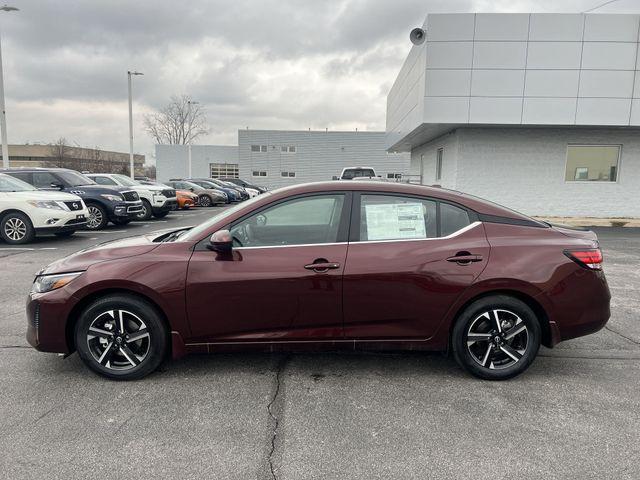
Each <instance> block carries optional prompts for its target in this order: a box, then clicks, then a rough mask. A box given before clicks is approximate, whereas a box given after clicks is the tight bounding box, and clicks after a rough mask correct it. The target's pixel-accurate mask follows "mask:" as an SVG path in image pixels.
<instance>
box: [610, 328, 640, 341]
mask: <svg viewBox="0 0 640 480" xmlns="http://www.w3.org/2000/svg"><path fill="white" fill-rule="evenodd" d="M604 328H605V330H609V331H610V332H611V333H615V334H616V335H619V336H621V337H622V338H624V339H625V340H629V341H630V342H631V343H635V344H636V345H640V342H638V341H636V340H634V339H633V338H630V337H627V336H626V335H623V334H622V333H620V332H616V331H615V330H612V329H611V328H609V327H608V326H607V325H605V326H604Z"/></svg>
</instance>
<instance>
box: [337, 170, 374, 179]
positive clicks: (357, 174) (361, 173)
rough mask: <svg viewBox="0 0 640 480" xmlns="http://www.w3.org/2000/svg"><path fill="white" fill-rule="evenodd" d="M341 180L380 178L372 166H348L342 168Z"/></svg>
mask: <svg viewBox="0 0 640 480" xmlns="http://www.w3.org/2000/svg"><path fill="white" fill-rule="evenodd" d="M340 180H380V177H378V175H376V171H375V170H374V169H373V168H371V167H347V168H343V169H342V173H341V174H340Z"/></svg>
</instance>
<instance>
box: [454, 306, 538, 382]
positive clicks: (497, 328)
mask: <svg viewBox="0 0 640 480" xmlns="http://www.w3.org/2000/svg"><path fill="white" fill-rule="evenodd" d="M466 337H467V338H466V343H467V349H468V351H469V354H470V355H471V358H473V360H474V361H475V362H476V363H478V364H479V365H480V366H481V367H484V368H488V369H490V370H500V369H505V368H509V367H511V366H513V365H515V364H516V363H518V362H519V361H520V359H521V358H522V357H523V356H524V354H525V352H526V351H527V348H528V347H529V330H528V329H527V326H526V325H525V323H524V322H523V320H522V319H521V318H520V317H519V316H518V315H516V314H515V313H513V312H511V311H509V310H504V309H492V310H488V311H485V312H484V313H482V314H480V315H479V316H477V317H476V318H475V319H474V320H473V322H471V325H470V326H469V328H468V329H467V335H466Z"/></svg>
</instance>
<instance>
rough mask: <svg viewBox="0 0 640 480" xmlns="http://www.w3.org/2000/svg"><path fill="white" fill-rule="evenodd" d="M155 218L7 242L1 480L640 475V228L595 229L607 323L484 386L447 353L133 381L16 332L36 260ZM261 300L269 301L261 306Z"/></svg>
mask: <svg viewBox="0 0 640 480" xmlns="http://www.w3.org/2000/svg"><path fill="white" fill-rule="evenodd" d="M217 210H218V209H213V208H210V209H196V210H192V211H187V212H175V213H172V214H171V215H170V216H168V217H167V218H166V219H164V220H162V221H157V220H156V221H149V222H137V223H133V224H131V225H129V226H127V227H126V228H120V227H115V226H114V227H109V228H107V229H106V230H103V231H100V232H91V233H89V232H87V233H84V232H83V233H78V234H77V235H76V236H74V237H72V238H70V239H65V240H62V239H57V238H41V239H38V240H37V241H36V242H34V243H32V244H29V245H26V246H24V247H13V246H8V245H5V244H0V259H1V261H2V266H3V268H2V269H1V270H0V272H1V273H0V281H2V285H3V288H2V289H0V301H1V302H2V305H3V306H4V309H5V316H4V321H3V322H1V323H0V362H1V363H0V365H1V368H0V379H1V381H0V385H1V389H0V404H2V405H3V407H2V414H1V415H0V449H2V452H3V455H2V460H0V471H2V472H4V473H3V476H4V477H5V478H12V479H13V478H35V477H39V478H63V477H66V478H79V479H80V478H87V477H89V476H91V477H101V476H102V477H107V478H112V477H116V476H122V477H127V478H135V477H143V478H150V477H154V476H161V477H168V476H174V477H177V478H239V479H244V478H259V479H262V478H264V479H268V478H291V479H297V478H328V477H332V478H333V477H338V478H367V479H368V478H390V477H393V478H416V477H417V478H427V477H433V478H451V479H458V478H467V477H470V476H472V477H473V478H496V477H497V478H511V477H518V478H563V479H565V478H580V479H582V478H616V479H624V478H629V479H632V478H638V477H639V476H640V467H639V466H638V459H639V458H640V382H639V379H640V272H638V269H637V267H638V265H639V264H640V253H639V252H640V229H600V230H598V234H599V236H600V240H601V242H602V246H603V250H604V254H605V271H606V273H607V277H608V280H609V283H610V286H611V290H612V294H613V300H612V319H611V321H610V322H609V324H608V325H607V328H606V329H605V330H602V331H601V332H599V333H597V334H595V335H592V336H588V337H584V338H581V339H577V340H574V341H570V342H567V343H563V344H561V345H559V346H558V347H557V348H556V349H553V350H543V351H542V352H541V356H540V358H538V360H537V361H536V362H535V363H534V365H533V366H532V368H531V369H530V370H529V371H528V372H527V373H525V374H524V375H522V376H521V377H518V378H516V379H514V380H511V381H508V382H502V383H491V382H483V381H480V380H476V379H474V378H472V377H470V376H469V375H467V374H465V373H464V372H463V371H462V370H461V369H460V368H459V367H457V365H456V364H455V363H454V362H453V360H451V359H448V358H446V357H444V356H443V355H438V354H424V353H402V354H391V353H390V354H373V353H371V354H364V353H359V354H315V355H313V354H289V355H283V354H277V355H276V354H274V355H268V354H235V355H210V356H192V357H188V358H185V359H183V360H180V361H177V362H173V363H169V364H167V365H166V366H165V367H164V368H163V371H161V372H158V373H156V374H154V375H152V376H150V377H148V378H146V379H145V380H142V381H138V382H128V383H119V382H112V381H107V380H104V379H102V378H99V377H97V376H95V375H93V374H91V373H90V372H89V371H88V370H87V369H85V368H84V367H83V365H82V364H81V362H80V361H79V359H78V358H77V355H73V356H71V357H69V358H68V359H66V360H62V359H61V358H58V357H57V356H56V355H52V354H43V353H38V352H36V351H35V350H33V349H31V348H30V347H28V346H27V344H26V341H25V339H24V331H25V328H26V319H25V314H24V300H25V296H26V293H27V291H28V290H29V288H30V284H31V281H32V280H33V274H34V273H35V272H36V271H37V270H38V269H39V268H40V267H42V266H43V265H46V264H47V263H49V262H51V261H53V260H55V259H56V258H59V257H61V256H64V255H66V254H68V253H71V252H73V251H76V250H78V249H81V248H84V247H86V246H89V245H91V244H94V243H97V242H100V241H105V240H109V239H113V238H120V237H124V236H129V235H136V234H139V233H146V232H150V231H153V230H156V229H162V228H170V227H173V226H182V225H190V224H196V223H199V222H201V221H203V220H205V219H206V218H208V217H209V216H210V215H211V214H212V213H214V212H215V211H217ZM257 308H259V306H257Z"/></svg>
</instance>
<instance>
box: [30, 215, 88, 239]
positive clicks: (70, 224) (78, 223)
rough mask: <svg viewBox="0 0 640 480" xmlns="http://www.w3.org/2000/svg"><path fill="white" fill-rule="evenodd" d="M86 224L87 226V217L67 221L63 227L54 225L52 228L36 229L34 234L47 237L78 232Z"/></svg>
mask: <svg viewBox="0 0 640 480" xmlns="http://www.w3.org/2000/svg"><path fill="white" fill-rule="evenodd" d="M86 224H87V217H84V218H74V219H71V220H68V221H67V222H66V223H65V224H63V225H55V226H53V227H38V228H36V234H37V235H47V234H54V233H61V232H70V231H75V230H80V229H82V228H84V226H85V225H86Z"/></svg>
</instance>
